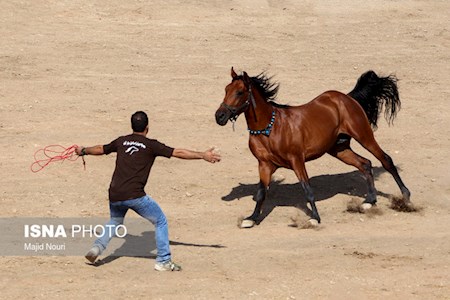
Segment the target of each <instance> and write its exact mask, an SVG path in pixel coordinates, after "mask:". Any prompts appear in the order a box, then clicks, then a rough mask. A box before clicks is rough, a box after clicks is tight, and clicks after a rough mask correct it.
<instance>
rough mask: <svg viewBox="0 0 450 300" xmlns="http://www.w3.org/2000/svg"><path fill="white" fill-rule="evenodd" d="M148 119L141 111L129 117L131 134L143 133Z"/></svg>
mask: <svg viewBox="0 0 450 300" xmlns="http://www.w3.org/2000/svg"><path fill="white" fill-rule="evenodd" d="M147 126H148V117H147V114H146V113H145V112H143V111H137V112H135V113H134V114H133V115H132V116H131V128H132V129H133V132H137V133H144V132H145V131H146V130H147V129H148V128H147Z"/></svg>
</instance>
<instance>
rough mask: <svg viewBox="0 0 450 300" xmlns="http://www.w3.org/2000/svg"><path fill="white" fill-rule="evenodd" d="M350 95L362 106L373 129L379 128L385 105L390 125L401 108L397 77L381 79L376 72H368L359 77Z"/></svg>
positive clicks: (391, 76) (385, 114)
mask: <svg viewBox="0 0 450 300" xmlns="http://www.w3.org/2000/svg"><path fill="white" fill-rule="evenodd" d="M348 95H349V96H350V97H352V98H353V99H355V100H356V101H358V103H359V104H360V105H361V106H362V108H363V109H364V111H365V112H366V115H367V118H368V119H369V122H370V125H372V127H373V128H377V121H378V117H379V116H380V113H381V110H382V109H383V104H384V106H385V108H384V117H385V118H386V121H387V122H388V124H389V125H390V124H392V123H393V121H394V119H395V117H396V115H397V112H398V111H399V110H400V107H401V103H400V98H399V96H398V89H397V77H395V75H390V76H387V77H379V76H378V75H377V74H375V72H374V71H367V72H366V73H364V74H362V75H361V77H359V79H358V82H357V83H356V86H355V87H354V88H353V90H352V91H351V92H350V93H348Z"/></svg>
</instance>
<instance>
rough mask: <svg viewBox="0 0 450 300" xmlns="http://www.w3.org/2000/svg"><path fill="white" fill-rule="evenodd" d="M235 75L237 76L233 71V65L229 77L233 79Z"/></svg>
mask: <svg viewBox="0 0 450 300" xmlns="http://www.w3.org/2000/svg"><path fill="white" fill-rule="evenodd" d="M236 77H238V75H237V74H236V72H235V71H234V69H233V67H231V78H233V79H235V78H236Z"/></svg>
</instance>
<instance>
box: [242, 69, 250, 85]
mask: <svg viewBox="0 0 450 300" xmlns="http://www.w3.org/2000/svg"><path fill="white" fill-rule="evenodd" d="M243 78H244V83H245V84H247V85H248V84H250V83H251V80H250V76H248V74H247V72H245V71H244V74H243Z"/></svg>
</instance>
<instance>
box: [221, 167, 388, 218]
mask: <svg viewBox="0 0 450 300" xmlns="http://www.w3.org/2000/svg"><path fill="white" fill-rule="evenodd" d="M372 170H373V177H374V180H376V179H377V178H378V177H379V176H380V175H381V174H383V173H384V172H386V171H385V169H384V168H383V167H374V168H373V169H372ZM310 184H311V187H312V189H313V193H314V197H315V199H316V201H324V200H327V199H329V198H331V197H333V196H335V195H337V194H346V195H350V196H355V197H360V198H364V197H365V196H366V194H367V183H366V181H365V179H364V178H363V176H362V175H361V173H360V172H359V171H353V172H349V173H342V174H332V175H319V176H315V177H312V178H310ZM257 187H258V184H257V183H255V184H242V183H239V185H238V186H236V187H234V188H232V190H231V191H230V193H229V194H228V195H225V196H223V197H222V200H223V201H234V200H238V199H240V198H243V197H247V196H254V195H255V193H256V190H257ZM377 194H378V195H380V196H383V197H388V196H389V195H387V194H385V193H383V192H379V191H377ZM307 203H308V202H307V200H306V197H305V195H304V191H303V188H302V187H301V184H300V183H294V184H283V181H272V182H271V184H270V186H269V190H268V193H267V196H266V200H265V201H264V204H263V207H262V212H261V215H260V217H259V220H258V221H257V223H258V224H259V223H260V222H262V221H263V220H264V219H265V218H266V217H267V216H268V215H269V214H270V213H271V212H272V211H273V210H274V208H275V207H278V206H292V207H297V208H299V209H300V210H302V211H303V212H304V213H305V214H307V215H309V216H311V210H310V208H309V207H308V206H307Z"/></svg>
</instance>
